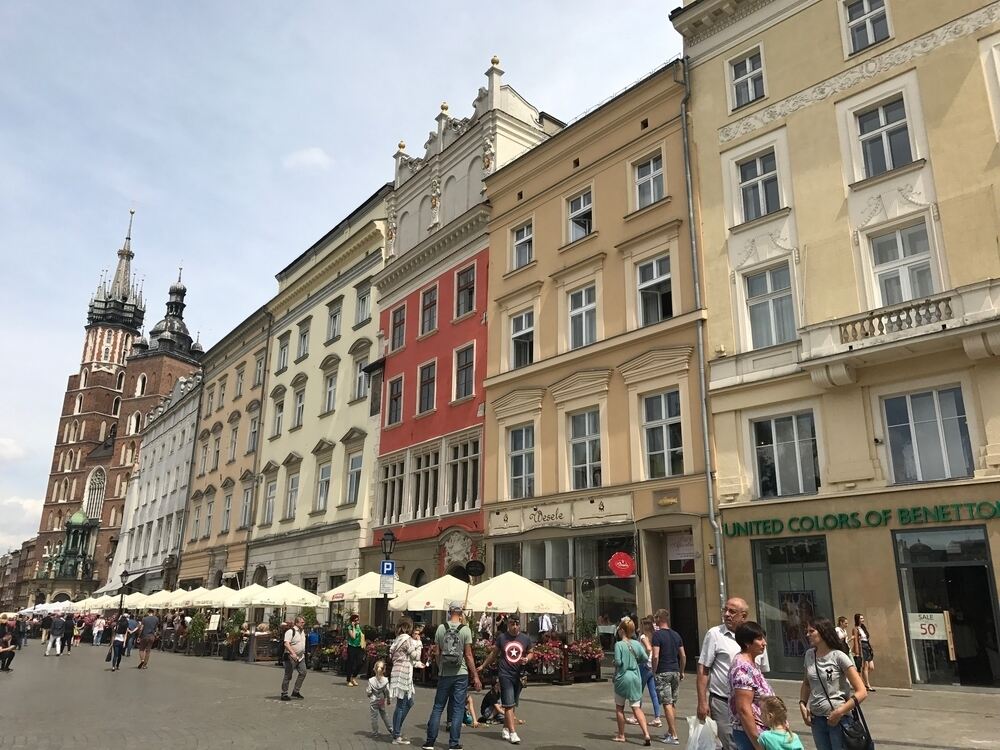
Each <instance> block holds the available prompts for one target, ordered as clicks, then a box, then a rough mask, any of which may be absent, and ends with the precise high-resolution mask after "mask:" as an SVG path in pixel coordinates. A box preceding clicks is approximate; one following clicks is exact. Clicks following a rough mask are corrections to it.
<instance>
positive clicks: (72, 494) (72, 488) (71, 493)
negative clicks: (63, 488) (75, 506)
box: [67, 477, 76, 500]
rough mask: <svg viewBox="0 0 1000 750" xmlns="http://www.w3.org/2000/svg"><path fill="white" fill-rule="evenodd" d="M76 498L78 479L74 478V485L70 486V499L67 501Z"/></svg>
mask: <svg viewBox="0 0 1000 750" xmlns="http://www.w3.org/2000/svg"><path fill="white" fill-rule="evenodd" d="M74 497H76V477H73V483H72V484H71V485H70V486H69V497H68V498H67V500H72V499H73V498H74Z"/></svg>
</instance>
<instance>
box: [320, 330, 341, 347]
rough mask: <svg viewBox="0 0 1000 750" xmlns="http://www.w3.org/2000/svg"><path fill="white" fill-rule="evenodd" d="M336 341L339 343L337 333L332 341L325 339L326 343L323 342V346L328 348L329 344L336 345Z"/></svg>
mask: <svg viewBox="0 0 1000 750" xmlns="http://www.w3.org/2000/svg"><path fill="white" fill-rule="evenodd" d="M338 341H340V334H339V333H338V334H337V335H336V336H334V337H333V338H332V339H327V340H326V341H324V342H323V346H330V344H336V343H337V342H338Z"/></svg>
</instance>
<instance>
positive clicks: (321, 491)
mask: <svg viewBox="0 0 1000 750" xmlns="http://www.w3.org/2000/svg"><path fill="white" fill-rule="evenodd" d="M332 477H333V464H332V463H331V462H330V461H323V462H322V463H321V464H320V465H319V466H318V467H316V502H315V503H313V510H314V511H316V512H320V511H324V510H326V508H327V505H328V504H329V502H330V480H331V478H332Z"/></svg>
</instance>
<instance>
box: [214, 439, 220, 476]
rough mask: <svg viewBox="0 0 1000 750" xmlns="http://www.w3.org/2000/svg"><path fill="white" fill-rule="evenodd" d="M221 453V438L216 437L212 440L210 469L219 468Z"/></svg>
mask: <svg viewBox="0 0 1000 750" xmlns="http://www.w3.org/2000/svg"><path fill="white" fill-rule="evenodd" d="M221 453H222V438H221V437H216V438H215V440H213V441H212V471H215V470H216V469H218V468H219V458H220V455H221Z"/></svg>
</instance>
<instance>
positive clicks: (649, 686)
mask: <svg viewBox="0 0 1000 750" xmlns="http://www.w3.org/2000/svg"><path fill="white" fill-rule="evenodd" d="M637 634H638V640H639V643H640V644H641V645H642V647H643V648H644V649H646V659H647V661H646V663H645V664H640V665H639V678H640V679H641V680H642V687H643V689H644V690H648V691H649V699H650V701H651V702H652V704H653V720H652V721H650V722H647V723H648V724H649V726H651V727H662V726H663V721H662V720H661V719H660V717H661V716H662V715H663V708H662V706H661V704H660V699H659V696H658V695H657V694H656V681H655V680H654V679H653V665H652V662H653V635H654V628H653V617H652V615H649V616H648V617H643V618H642V619H641V620H640V621H639V630H638V632H637ZM625 722H626V723H627V724H634V723H635V719H634V718H633V717H631V716H627V717H625Z"/></svg>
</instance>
